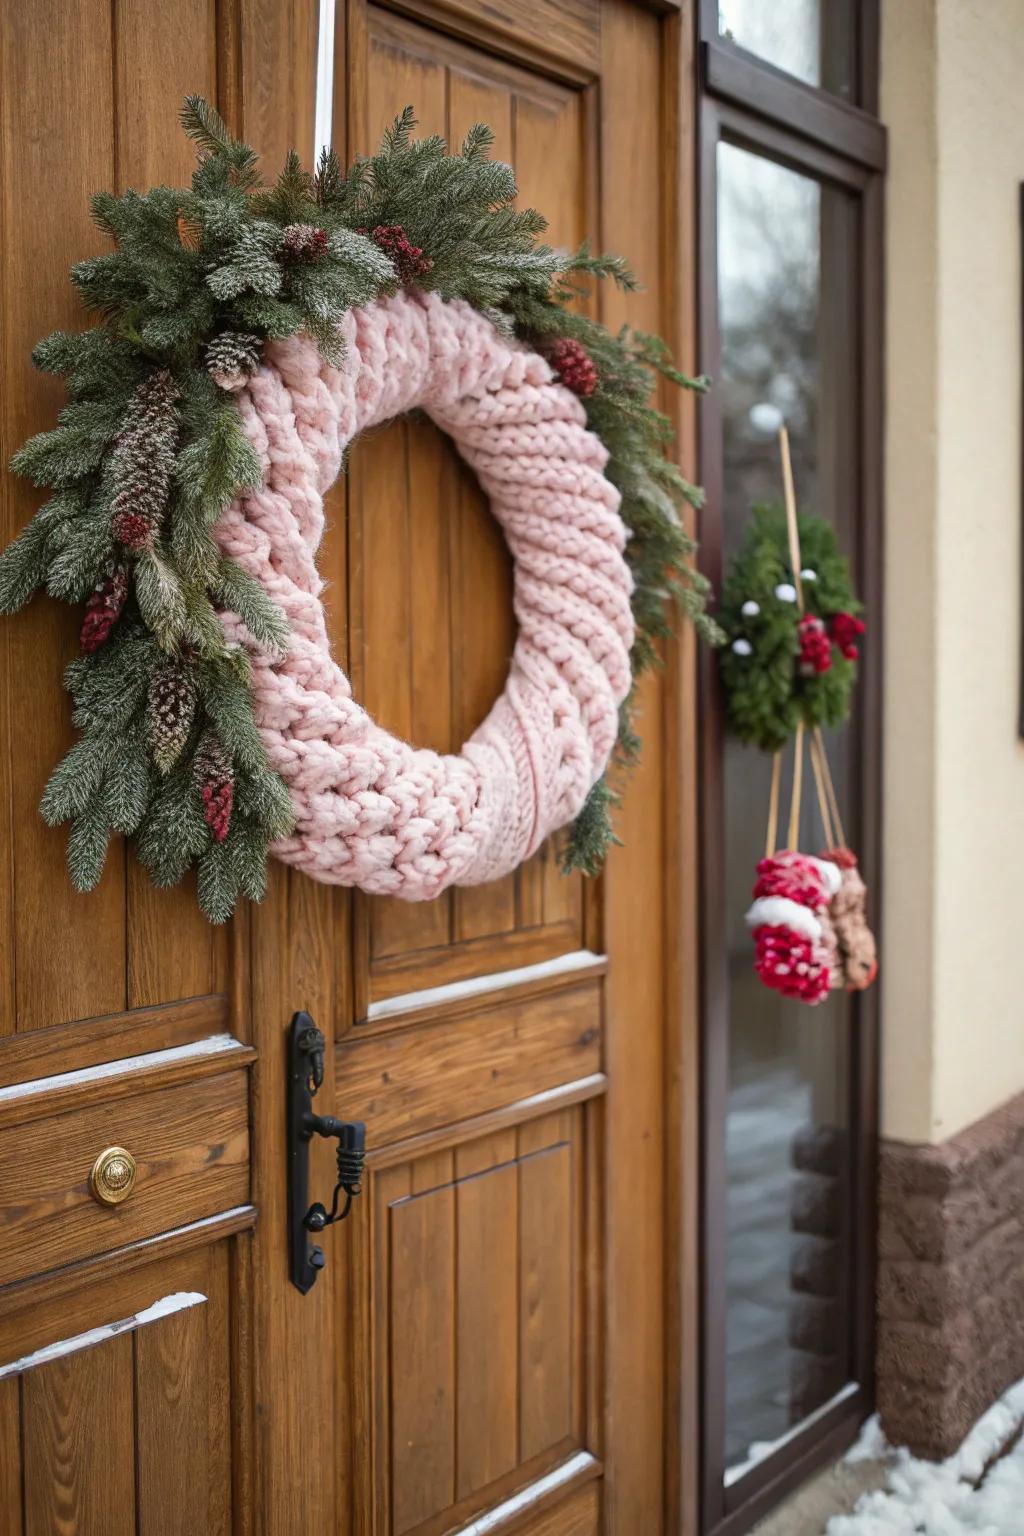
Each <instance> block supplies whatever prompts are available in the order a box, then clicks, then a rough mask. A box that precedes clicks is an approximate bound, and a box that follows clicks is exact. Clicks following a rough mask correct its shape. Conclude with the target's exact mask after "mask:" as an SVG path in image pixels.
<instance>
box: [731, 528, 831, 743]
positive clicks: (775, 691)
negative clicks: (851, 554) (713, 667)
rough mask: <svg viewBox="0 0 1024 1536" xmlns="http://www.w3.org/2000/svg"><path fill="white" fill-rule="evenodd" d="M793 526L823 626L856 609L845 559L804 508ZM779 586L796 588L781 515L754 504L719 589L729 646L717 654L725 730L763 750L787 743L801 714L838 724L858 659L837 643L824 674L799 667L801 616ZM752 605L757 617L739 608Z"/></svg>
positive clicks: (810, 600) (810, 720) (811, 604)
mask: <svg viewBox="0 0 1024 1536" xmlns="http://www.w3.org/2000/svg"><path fill="white" fill-rule="evenodd" d="M797 527H798V530H799V534H800V559H801V561H802V564H803V569H804V570H808V571H813V572H814V579H813V580H808V579H805V580H804V582H803V594H804V605H805V609H806V611H807V612H808V613H810V614H814V615H816V616H817V617H818V618H820V619H822V620H824V621H825V622H826V624H827V623H828V621H829V620H830V619H831V618H832V617H833V616H834V615H835V614H837V613H849V614H859V613H860V611H861V605H860V603H859V602H858V601H857V598H856V596H855V595H854V591H853V586H852V584H851V581H850V569H849V563H848V562H847V560H846V558H845V556H844V555H842V554H841V553H840V550H839V546H838V543H837V541H836V536H835V533H834V532H833V530H832V528H831V527H830V526H829V524H828V523H826V522H825V521H824V520H823V519H822V518H820V517H814V516H812V515H810V514H807V513H804V514H801V515H800V516H799V517H798V519H797ZM783 584H789V585H793V570H792V567H791V564H790V558H789V541H788V536H787V532H786V514H785V512H784V510H783V509H782V508H781V507H778V506H758V507H755V508H754V510H753V514H752V516H751V519H750V523H749V525H748V528H747V532H746V537H745V539H744V541H743V545H742V547H741V548H740V550H739V551H738V552H737V554H736V555H735V557H734V558H733V560H732V562H731V564H730V566H729V570H728V574H727V576H726V580H725V583H724V586H723V588H722V602H721V611H720V615H719V616H720V618H721V622H722V627H723V629H724V631H725V635H726V640H727V642H728V643H727V644H726V645H725V646H724V647H723V649H722V650H721V652H720V653H719V670H720V672H721V677H722V686H723V690H724V693H725V706H726V718H727V722H728V726H729V729H730V730H732V731H733V732H735V734H736V735H737V736H739V737H740V738H741V739H742V740H743V741H746V742H749V743H751V744H753V745H754V746H757V747H760V748H761V749H762V750H763V751H765V752H776V751H778V750H779V749H780V748H781V747H783V746H785V744H786V742H787V741H788V740H789V739H790V737H791V736H792V735H793V733H794V731H795V730H796V728H797V724H798V723H799V721H800V720H801V719H802V720H803V721H804V723H805V724H806V725H808V726H816V725H818V726H823V727H825V728H827V729H834V728H835V727H837V726H840V725H842V724H843V723H844V722H845V721H846V720H847V718H848V717H849V713H850V704H851V695H852V692H853V685H854V682H855V681H856V677H857V663H856V662H855V661H851V660H847V659H846V658H845V657H844V656H842V655H841V654H840V652H839V650H838V649H837V648H836V646H835V645H833V646H832V665H831V667H830V668H829V669H828V671H827V672H812V673H810V674H808V675H805V674H803V673H802V672H801V670H800V667H799V655H800V641H799V637H798V634H797V624H798V622H799V618H800V615H799V612H798V610H797V605H796V603H794V602H786V601H784V600H783V599H781V598H779V597H777V596H776V595H775V589H776V587H778V586H780V585H783ZM749 602H754V603H756V604H757V605H758V612H757V613H756V614H751V615H747V614H744V613H743V605H744V604H745V603H749ZM737 640H738V641H740V642H741V644H742V642H746V644H749V645H750V647H751V653H750V654H749V655H743V654H739V653H737V652H736V651H735V650H734V649H733V644H734V642H735V641H737Z"/></svg>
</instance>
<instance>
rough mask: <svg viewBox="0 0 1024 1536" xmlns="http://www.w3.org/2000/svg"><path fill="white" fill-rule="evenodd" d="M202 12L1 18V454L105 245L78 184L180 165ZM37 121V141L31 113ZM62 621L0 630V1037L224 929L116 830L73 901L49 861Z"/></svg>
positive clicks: (187, 968)
mask: <svg viewBox="0 0 1024 1536" xmlns="http://www.w3.org/2000/svg"><path fill="white" fill-rule="evenodd" d="M215 20H216V6H215V0H180V3H176V4H174V5H169V6H156V5H152V4H149V3H147V0H118V3H117V4H116V5H115V7H114V9H113V11H112V10H111V7H110V5H109V4H104V3H100V0H75V3H74V4H72V5H71V6H65V5H57V4H51V3H49V0H42V3H41V4H40V5H38V6H32V7H15V6H10V7H8V8H7V10H6V12H5V19H4V28H5V47H4V51H3V55H2V59H0V71H2V78H0V92H2V95H3V100H4V108H3V117H2V119H0V134H2V147H0V164H2V166H3V173H2V177H3V207H4V221H5V225H6V227H7V228H8V229H9V230H11V231H16V232H17V238H16V239H10V240H9V241H8V242H7V243H6V244H5V266H6V271H7V280H6V281H5V283H4V285H3V292H2V294H0V330H2V331H3V334H4V337H5V348H4V357H3V362H2V363H0V369H2V372H0V401H2V404H0V446H2V450H3V451H2V455H0V456H2V458H3V460H4V462H5V464H6V460H7V459H8V458H9V457H10V454H11V453H12V452H13V451H14V449H15V448H16V447H17V446H18V445H19V444H20V443H21V442H22V441H24V439H25V438H26V437H28V436H29V435H30V434H31V433H32V432H35V431H39V430H41V429H43V428H45V427H47V426H49V425H51V424H52V422H53V418H54V416H55V414H56V411H57V409H58V408H59V406H60V404H61V399H62V386H61V385H60V383H59V381H57V380H46V381H45V382H42V381H41V380H40V378H39V375H37V374H35V373H34V372H33V369H32V364H31V350H32V347H33V346H34V344H35V342H36V341H37V340H39V338H40V337H41V336H43V335H46V334H47V333H48V332H49V331H50V330H51V329H53V328H56V327H57V326H64V327H69V326H70V327H71V328H76V327H81V326H82V325H83V324H84V323H86V316H85V314H84V312H83V310H82V307H81V304H80V302H79V300H78V298H77V297H76V295H75V293H74V292H73V290H72V288H71V286H70V284H69V282H68V275H67V274H68V269H69V268H70V266H71V265H72V263H73V262H75V261H77V260H79V259H81V258H82V257H83V256H87V255H90V254H93V253H96V252H99V251H100V250H102V249H104V248H105V244H106V241H105V237H104V236H102V235H101V234H100V232H99V231H98V230H97V229H96V227H95V226H94V225H93V223H92V220H91V217H90V213H89V198H90V196H91V194H92V192H93V191H95V190H97V189H100V188H113V189H115V190H123V189H124V188H126V187H129V186H133V187H140V188H147V187H149V186H151V185H153V184H157V183H160V182H167V183H171V184H175V183H181V182H182V181H183V180H186V179H187V177H188V176H189V174H190V172H191V167H192V164H193V163H194V162H193V156H192V153H191V150H190V147H189V146H188V144H187V142H186V141H185V139H184V136H183V135H180V134H178V133H176V132H174V130H173V124H174V123H175V120H176V117H177V112H178V110H179V108H180V105H181V101H182V98H183V96H184V95H185V93H186V91H188V90H192V91H207V92H209V93H210V94H215V88H216V74H217V51H216V35H215ZM115 23H116V24H115ZM43 119H45V121H46V122H47V125H48V128H47V132H46V134H39V133H38V132H37V131H36V129H35V127H34V123H35V122H37V121H39V120H43ZM40 210H47V211H45V212H43V213H42V214H41V212H40ZM4 491H5V497H4V504H3V510H2V512H0V518H2V523H0V534H2V542H3V543H4V544H6V542H7V540H8V538H9V537H10V536H13V534H14V533H15V532H16V531H17V529H19V528H20V527H21V526H22V525H23V523H24V522H26V521H27V519H28V518H29V516H30V515H31V513H32V511H33V510H34V509H35V507H36V506H37V505H38V501H39V496H38V493H36V492H34V491H33V490H32V489H31V487H30V486H28V484H27V483H26V482H25V481H23V480H18V479H15V478H14V477H13V476H11V475H5V477H4ZM78 622H79V620H78V618H77V616H76V614H75V613H73V612H72V611H71V610H69V609H67V608H65V607H63V606H61V605H58V604H55V603H51V602H47V601H46V600H44V599H36V601H35V602H34V603H32V604H31V605H30V606H29V608H28V610H27V611H26V612H25V613H24V614H21V615H19V616H18V617H17V619H15V620H13V621H11V620H7V621H5V622H4V624H3V626H2V627H0V665H2V667H3V677H4V687H3V692H4V698H5V704H6V710H5V714H4V717H3V719H2V721H0V841H2V844H3V846H4V847H5V848H7V849H10V850H11V857H10V861H9V864H8V865H7V867H6V868H5V875H4V880H3V882H2V883H0V885H2V888H0V971H2V973H3V977H4V987H3V991H2V992H0V1001H2V1003H3V1005H4V1006H3V1007H2V1008H0V1035H4V1034H13V1033H16V1032H21V1031H25V1030H35V1029H40V1028H46V1027H48V1026H51V1025H55V1024H63V1023H66V1022H68V1021H72V1020H77V1019H85V1018H91V1017H93V1016H95V1015H108V1014H114V1013H117V1012H120V1011H123V1010H131V1009H135V1008H141V1007H145V1006H148V1005H154V1004H159V1003H172V1002H174V1001H176V1000H177V999H181V998H192V997H200V996H208V995H216V994H223V993H224V992H225V990H226V987H227V970H228V958H227V957H228V935H227V933H226V931H225V930H223V929H219V930H218V929H213V928H211V926H210V924H209V923H208V922H207V921H206V919H205V918H204V917H203V915H202V913H201V912H200V911H199V909H198V906H197V904H196V900H195V889H194V882H185V884H184V885H182V886H181V887H179V888H178V889H176V890H173V891H156V890H154V889H153V887H152V886H151V885H150V883H149V880H148V877H147V876H146V875H145V874H144V872H143V871H141V870H140V869H139V868H138V866H137V865H136V863H135V860H134V858H131V857H127V856H126V853H125V849H124V847H123V845H122V844H121V843H120V842H119V841H118V840H116V839H115V840H114V841H113V842H112V844H111V849H110V854H109V856H108V861H107V869H106V872H105V874H104V876H103V880H102V881H101V883H100V886H99V889H98V890H97V891H95V892H93V893H92V894H91V895H89V896H81V895H79V894H77V893H76V892H75V891H74V890H73V889H72V888H71V885H70V883H69V881H68V879H67V876H66V872H65V868H64V847H65V841H66V835H67V833H66V828H58V829H51V828H48V827H47V826H46V825H45V824H44V822H43V821H42V819H41V818H40V816H39V814H38V810H37V807H38V803H39V797H40V795H41V793H42V789H43V786H44V785H45V783H46V780H47V778H48V776H49V773H50V770H51V769H52V767H53V766H54V764H55V763H56V762H57V760H58V759H59V758H60V756H62V754H63V753H64V751H65V750H66V749H67V747H68V746H69V745H70V743H71V740H72V734H73V733H72V731H71V727H70V725H69V708H68V703H67V698H66V695H65V694H64V691H63V687H62V685H61V673H62V671H63V668H64V666H65V664H66V663H67V662H68V661H69V660H70V659H71V658H72V656H73V655H74V654H75V651H76V646H77V629H78ZM28 722H31V728H28ZM5 783H6V784H7V785H8V786H9V790H8V791H4V790H3V785H4V784H5Z"/></svg>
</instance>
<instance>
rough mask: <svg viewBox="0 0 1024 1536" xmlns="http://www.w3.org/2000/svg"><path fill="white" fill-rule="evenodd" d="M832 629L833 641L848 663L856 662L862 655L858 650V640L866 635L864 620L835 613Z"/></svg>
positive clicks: (850, 615)
mask: <svg viewBox="0 0 1024 1536" xmlns="http://www.w3.org/2000/svg"><path fill="white" fill-rule="evenodd" d="M831 628H832V639H833V640H834V641H835V643H836V645H837V646H838V647H839V650H840V652H841V653H842V655H844V656H845V657H846V659H847V661H856V660H857V657H858V655H859V654H860V653H859V652H858V650H857V640H858V638H859V637H860V636H861V635H862V634H863V633H864V630H865V624H864V620H863V619H858V618H857V617H856V615H855V614H852V613H834V614H833V615H832V625H831Z"/></svg>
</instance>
